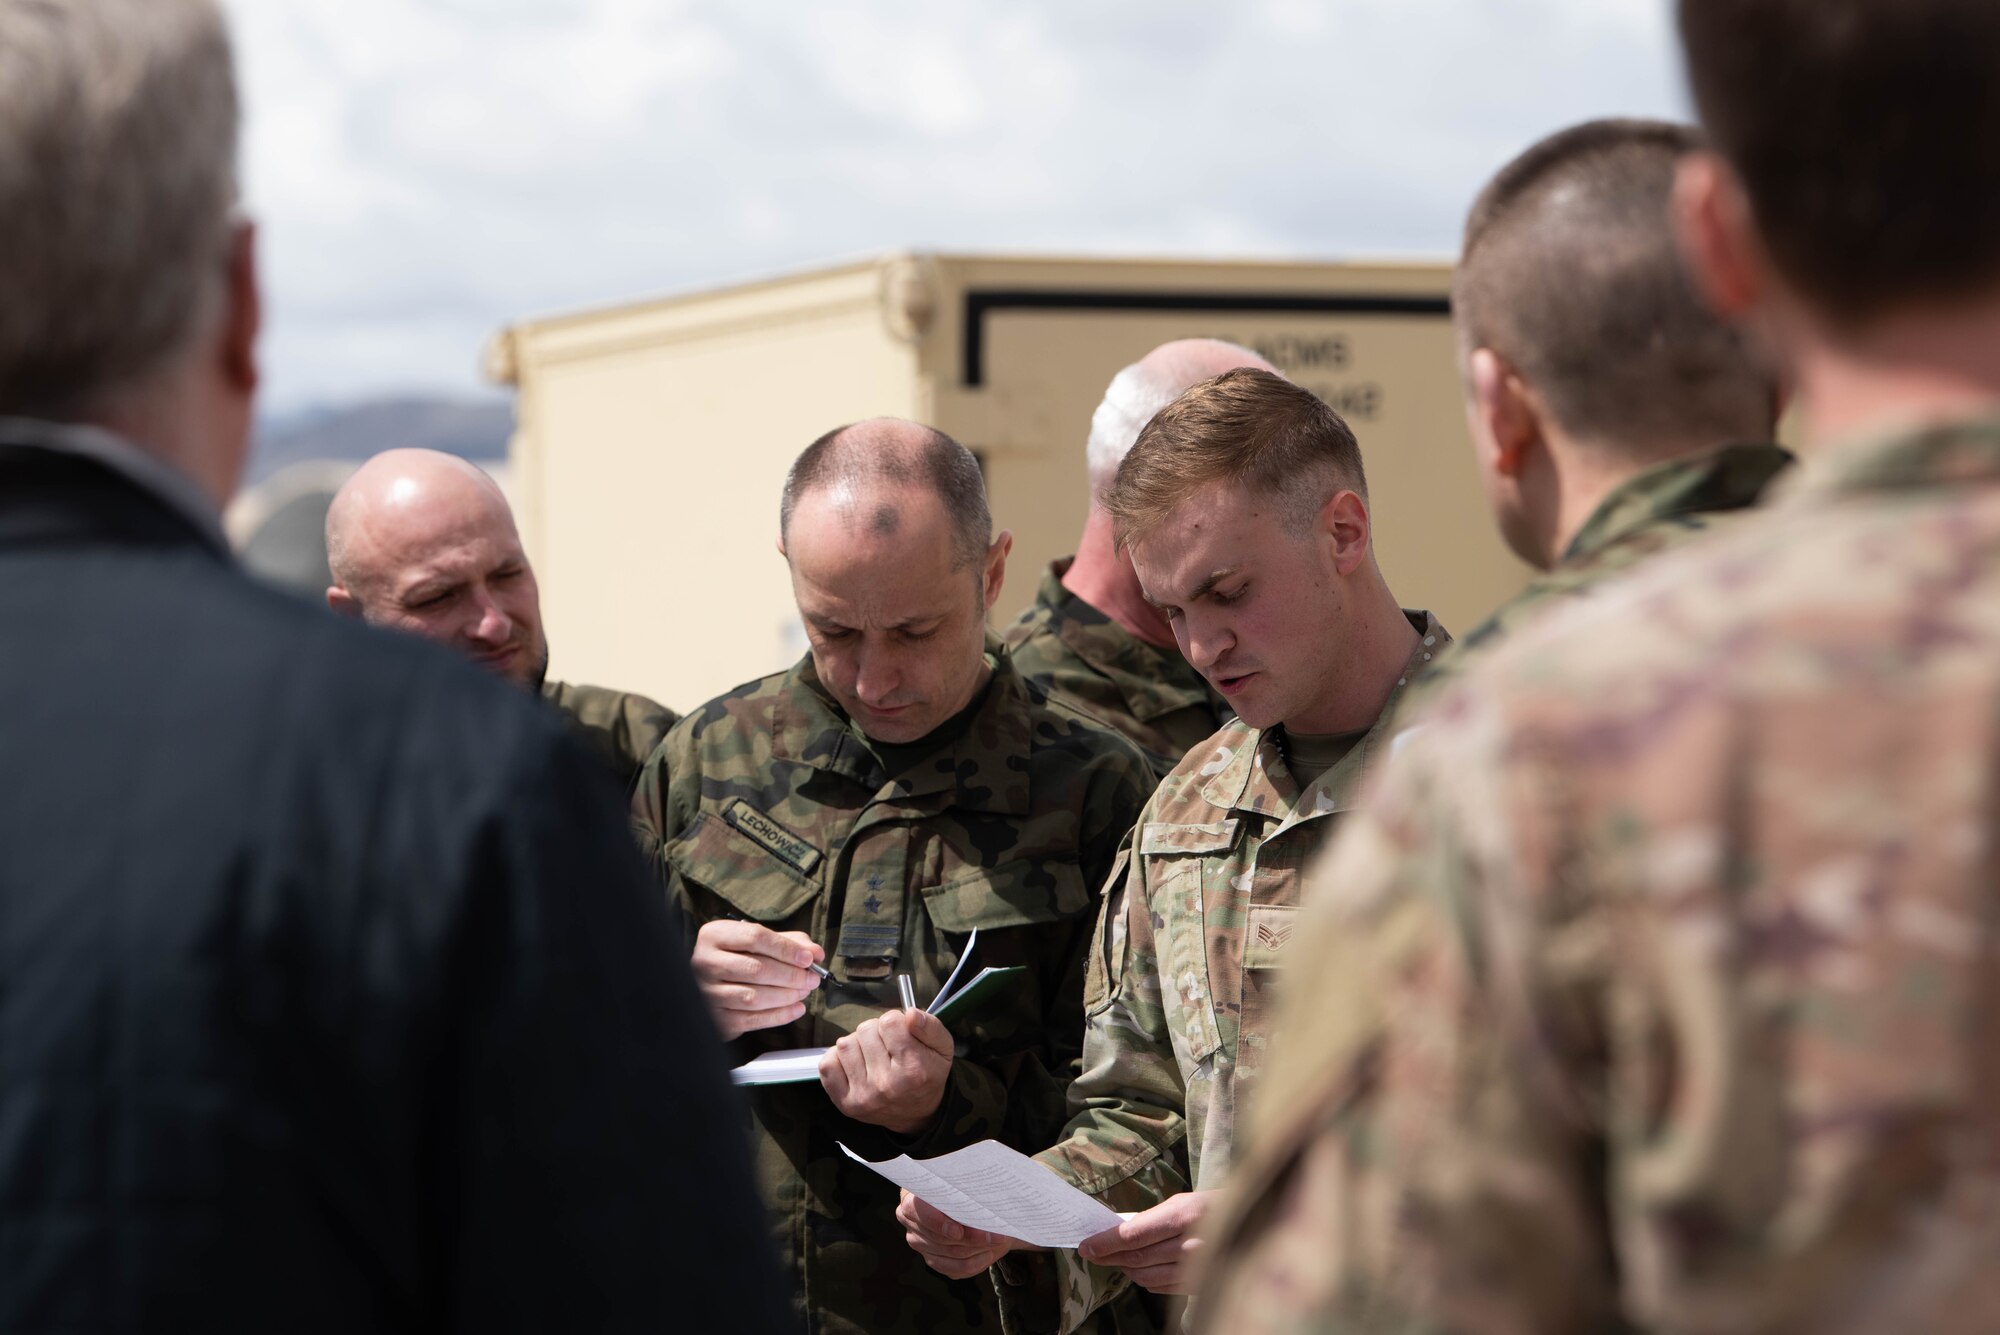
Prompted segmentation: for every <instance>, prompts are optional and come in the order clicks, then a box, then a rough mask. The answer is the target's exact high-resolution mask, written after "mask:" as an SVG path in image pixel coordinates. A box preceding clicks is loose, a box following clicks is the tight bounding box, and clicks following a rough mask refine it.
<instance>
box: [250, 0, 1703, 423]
mask: <svg viewBox="0 0 2000 1335" xmlns="http://www.w3.org/2000/svg"><path fill="white" fill-rule="evenodd" d="M229 3H230V5H231V8H232V11H233V15H234V18H235V20H236V23H237V27H238V36H239V46H240V49H241V58H242V62H243V65H244V71H245V79H246V87H247V94H248V99H247V100H248V104H249V112H250V116H251V130H250V135H249V141H248V148H247V175H248V181H249V191H250V197H251V203H252V206H253V208H254V209H255V210H256V211H257V213H258V214H259V216H260V218H261V219H262V221H263V223H264V239H265V247H266V250H265V255H266V273H267V285H268V287H269V289H270V295H271V313H272V340H271V344H270V348H269V361H270V370H271V386H272V406H274V407H276V408H279V409H280V410H282V409H284V408H287V407H296V406H299V405H301V404H305V403H311V402H321V401H328V400H333V399H338V398H345V397H350V396H355V395H362V394H367V393H372V392H377V391H391V390H406V389H420V390H441V391H445V392H452V391H458V392H472V391H474V390H476V389H477V381H476V379H475V377H474V370H473V368H474V365H475V361H476V357H477V353H478V349H479V347H480V344H481V342H482V341H483V339H484V338H485V336H486V335H487V334H489V333H490V332H492V330H493V329H495V328H497V327H498V326H500V325H501V324H503V323H505V322H506V321H508V320H510V319H515V318H519V317H521V316H524V315H529V314H536V313H541V312H545V311H548V310H552V309H562V308H568V307H574V306H578V305H585V304H590V303H594V302H599V301H608V300H622V299H629V298H632V297H635V296H642V295H649V294H652V293H656V292H661V291H670V290H674V289H677V288H683V287H689V286H694V285H700V284H706V283H712V282H714V281H717V280H718V279H724V278H733V277H739V276H743V275H747V274H755V273H760V272H768V271H772V270H778V269H784V268H790V267H795V266H799V265H804V264H811V263H815V262H818V261H820V260H823V259H828V258H832V257H837V256H845V255H852V254H855V253H857V252H864V251H870V250H880V249H887V248H891V247H896V246H903V245H929V246H936V247H945V248H949V247H965V248H979V249H1000V250H1007V249H1016V250H1059V251H1088V252H1118V251H1121V250H1141V251H1145V252H1148V253H1186V254H1194V255H1222V254H1265V255H1354V254H1418V253H1428V254H1440V255H1441V254H1446V253H1449V251H1450V249H1451V247H1452V245H1453V243H1454V239H1455V236H1456V232H1457V229H1458V224H1459V220H1460V216H1461V214H1462V212H1463V209H1464V207H1465V204H1466V202H1467V201H1468V200H1469V199H1470V196H1471V194H1472V192H1473V191H1474V190H1475V189H1476V188H1477V187H1478V185H1479V183H1480V182H1481V181H1482V180H1483V179H1484V177H1485V176H1486V175H1487V174H1488V173H1489V172H1491V171H1492V169H1493V168H1494V167H1496V166H1497V165H1498V164H1499V163H1500V162H1501V161H1502V160H1503V159H1504V158H1506V157H1507V156H1508V155H1510V154H1511V153H1513V152H1515V151H1517V150H1518V149H1519V148H1520V147H1522V146H1523V145H1525V144H1526V143H1527V142H1529V140H1531V139H1532V138H1534V137H1535V136H1537V135H1539V134H1542V133H1546V132H1547V131H1549V130H1551V129H1554V128H1556V127H1557V126H1559V125H1562V124H1564V123H1567V122H1571V121H1575V120H1580V119H1583V118H1585V117H1588V116H1596V115H1608V114H1641V115H1645V114H1655V115H1657V114H1681V112H1682V101H1681V97H1680V93H1679V91H1678V87H1677V75H1676V72H1675V69H1674V62H1673V58H1672V47H1671V34H1670V31H1669V23H1668V16H1667V6H1666V5H1665V3H1664V0H1261V3H1244V4H1241V5H1233V6H1227V7H1225V6H1223V5H1220V4H1216V3H1213V2H1212V0H1151V2H1150V3H1143V4H1142V3H1136V2H1117V3H1114V2H1113V0H1098V2H1095V3H1076V2H1075V0H1070V2H1067V3H1065V2H1064V0H1014V3H1011V4H1008V5H1005V6H999V5H990V4H979V3H975V2H974V0H827V2H822V3H813V4H787V5H777V4H725V3H722V2H721V0H702V2H700V3H697V2H696V0H229Z"/></svg>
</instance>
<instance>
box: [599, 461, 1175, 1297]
mask: <svg viewBox="0 0 2000 1335" xmlns="http://www.w3.org/2000/svg"><path fill="white" fill-rule="evenodd" d="M1011 544H1012V538H1011V537H1010V536H1009V535H1008V534H1006V533H1002V534H1000V535H999V536H998V537H995V536H994V535H993V525H992V519H991V517H990V515H989V513H988V509H987V503H986V490H985V484H984V482H983V481H982V479H981V478H980V474H979V465H978V463H977V462H976V461H975V460H974V459H973V457H972V455H971V454H970V453H969V452H968V451H967V450H966V449H965V448H964V447H963V446H961V445H959V444H958V443H957V442H956V441H954V440H952V439H951V438H950V437H948V436H946V435H944V434H943V433H941V432H938V431H934V430H932V429H931V428H929V427H925V426H918V425H916V424H915V423H911V422H900V421H873V422H863V423H861V424H859V425H856V426H851V427H844V428H842V429H840V430H837V431H833V432H829V433H828V434H827V435H825V436H823V437H821V438H820V439H819V440H818V441H816V442H814V443H813V445H812V446H811V447H809V448H808V449H807V450H806V451H805V452H804V453H803V454H802V455H800V456H799V459H798V461H797V462H796V463H795V464H794V465H793V466H792V469H791V473H790V476H789V477H788V478H787V480H786V483H785V491H784V498H783V501H782V504H781V506H780V509H779V541H778V549H779V551H780V552H781V553H782V554H783V556H784V558H785V560H786V563H787V565H788V566H789V567H790V571H791V578H792V590H793V593H794V595H795V597H796V598H797V601H798V607H799V614H800V616H801V618H802V619H803V620H804V622H805V629H806V637H807V641H808V643H809V646H810V648H809V652H808V653H807V654H806V656H805V657H804V658H803V659H802V660H801V661H800V662H798V663H797V664H795V665H794V666H793V667H792V668H791V669H790V670H789V671H786V672H782V673H779V674H777V675H775V676H770V677H766V678H764V679H763V680H761V681H753V682H750V683H749V684H747V685H744V686H739V687H737V688H736V689H735V690H733V691H730V692H729V693H728V694H726V695H723V696H722V697H720V698H719V699H716V700H712V701H710V702H709V703H708V704H706V705H704V706H702V707H701V708H700V709H697V710H696V711H694V712H693V713H692V714H690V715H689V716H688V717H687V718H685V719H683V720H682V721H681V723H680V725H679V726H678V727H676V728H675V729H674V730H673V731H672V732H671V733H669V734H668V736H667V740H666V742H665V744H664V745H662V746H661V748H660V750H659V751H658V753H656V754H655V755H654V757H653V758H652V759H651V760H649V761H648V762H647V764H646V768H645V772H644V774H643V775H642V776H641V778H640V782H639V790H638V794H637V797H636V798H635V800H634V804H633V806H634V815H635V819H636V823H637V824H638V826H639V828H640V830H641V834H642V843H644V844H645V845H647V846H648V847H649V849H650V851H651V852H652V854H653V856H654V858H655V859H656V865H657V866H658V867H659V869H660V871H661V873H662V875H663V877H664V878H665V881H666V884H667V887H668V890H669V893H670V895H671V897H672V899H673V900H674V902H675V903H677V904H678V905H679V906H680V908H681V910H682V912H683V913H684V914H685V915H686V919H687V921H688V922H689V923H690V924H692V925H693V926H694V927H695V928H696V931H695V934H694V936H695V946H694V952H693V964H694V968H695V972H696V974H697V976H698V979H699V981H700V985H701V987H702V990H703V992H704V994H705V995H706V996H707V998H708V1003H709V1007H710V1010H711V1012H712V1013H713V1015H714V1017H715V1021H716V1023H717V1025H718V1026H719V1027H720V1028H721V1030H722V1033H723V1036H724V1037H725V1038H727V1039H730V1040H732V1041H733V1045H734V1053H735V1060H736V1061H738V1062H743V1061H747V1060H749V1059H750V1058H752V1057H754V1056H756V1055H758V1054H759V1053H763V1052H770V1051H775V1050H781V1049H788V1048H821V1047H824V1048H829V1051H828V1052H827V1053H826V1054H825V1055H824V1056H823V1057H822V1058H821V1059H820V1062H819V1071H818V1075H819V1078H818V1079H817V1080H811V1081H809V1082H806V1083H799V1084H787V1085H773V1086H765V1087H759V1088H752V1089H750V1090H748V1091H747V1094H748V1101H749V1108H750V1113H751V1119H752V1136H753V1139H754V1142H755V1144H756V1147H757V1156H758V1167H759V1174H760V1177H761V1179H762V1183H763V1187H764V1192H765V1196H766V1200H767V1202H768V1204H769V1205H770V1207H771V1210H772V1213H773V1228H774V1232H775V1234H776V1236H777V1238H778V1239H779V1243H780V1245H781V1247H782V1248H783V1250H784V1259H785V1261H786V1263H787V1265H788V1266H789V1267H790V1272H791V1278H792V1282H793V1294H794V1298H795V1300H796V1302H797V1303H798V1304H799V1307H800V1314H801V1315H802V1316H803V1317H805V1318H806V1321H807V1324H808V1325H809V1328H810V1329H812V1330H814V1331H817V1332H824V1333H825V1335H842V1333H851V1335H861V1333H862V1332H867V1333H868V1335H894V1333H895V1332H902V1331H910V1332H925V1333H928V1332H933V1331H954V1332H959V1331H998V1330H1000V1328H1001V1326H1000V1317H999V1310H998V1298H997V1295H996V1293H995V1291H994V1288H993V1285H992V1284H991V1283H990V1282H989V1281H988V1280H987V1278H986V1277H985V1276H984V1275H975V1276H972V1277H970V1278H965V1279H951V1278H947V1277H946V1276H945V1275H943V1274H941V1273H938V1272H936V1271H933V1270H931V1269H929V1268H928V1267H926V1266H925V1264H924V1263H923V1261H922V1259H921V1258H919V1257H918V1256H917V1254H916V1253H915V1252H913V1251H911V1250H910V1249H909V1248H908V1247H906V1246H904V1244H903V1230H902V1227H901V1226H900V1225H899V1224H898V1223H897V1221H896V1217H895V1211H896V1204H897V1195H896V1188H895V1187H893V1186H892V1185H890V1184H889V1183H888V1182H887V1181H885V1180H884V1179H882V1178H881V1177H878V1176H876V1175H875V1174H874V1173H873V1172H871V1171H869V1170H868V1169H867V1168H864V1167H862V1166H861V1165H859V1164H857V1163H854V1162H852V1161H851V1160H849V1159H848V1158H847V1157H846V1156H845V1155H843V1154H842V1153H841V1151H840V1148H839V1146H840V1145H842V1144H845V1145H848V1146H851V1147H853V1148H854V1149H855V1150H856V1151H857V1152H859V1153H862V1154H865V1155H867V1156H868V1157H870V1158H873V1159H882V1158H887V1157H890V1156H892V1155H894V1154H897V1153H907V1154H912V1155H915V1156H917V1157H918V1158H929V1157H931V1156H933V1155H937V1154H943V1153H946V1152H949V1151H951V1150H956V1149H962V1148H964V1147H965V1146H967V1145H971V1144H973V1143H975V1142H977V1141H981V1140H986V1139H997V1140H1000V1141H1003V1142H1005V1143H1007V1144H1010V1145H1013V1146H1015V1147H1016V1148H1019V1149H1024V1150H1026V1149H1040V1148H1041V1147H1042V1146H1043V1145H1045V1144H1047V1143H1049V1141H1050V1140H1052V1139H1053V1138H1054V1136H1055V1134H1056V1133H1057V1132H1058V1131H1060V1130H1061V1129H1062V1126H1063V1124H1064V1121H1065V1119H1066V1117H1067V1111H1066V1108H1067V1104H1066V1100H1067V1096H1068V1091H1069V1085H1070V1081H1071V1080H1072V1079H1073V1078H1074V1076H1075V1074H1076V1069H1077V1061H1078V1056H1079V1053H1080V1051H1081V1047H1082V1041H1083V1030H1084V1020H1083V977H1084V971H1085V954H1086V944H1087V943H1088V941H1089V940H1090V936H1091V927H1092V923H1093V921H1094V919H1095V916H1096V909H1097V892H1098V887H1099V886H1101V885H1103V884H1104V882H1105V880H1106V878H1107V876H1108V875H1109V874H1110V871H1111V868H1112V864H1113V861H1114V859H1115V857H1116V854H1117V850H1118V845H1119V841H1120V840H1121V839H1122V838H1123V837H1124V835H1125V832H1126V831H1127V830H1128V829H1129V828H1130V827H1131V825H1132V822H1133V820H1134V819H1135V818H1136V817H1137V816H1138V814H1139V808H1140V805H1141V803H1143V802H1144V801H1145V797H1146V794H1147V792H1148V791H1150V789H1151V787H1152V777H1151V773H1150V771H1149V770H1148V769H1147V767H1146V762H1145V760H1144V758H1143V757H1142V756H1141V755H1140V754H1139V753H1138V752H1137V751H1136V750H1135V749H1133V747H1132V746H1131V745H1130V744H1129V743H1128V742H1126V741H1125V740H1124V739H1123V738H1121V737H1119V736H1118V735H1117V734H1116V733H1115V732H1113V731H1111V730H1110V729H1108V728H1106V727H1103V726H1101V725H1100V724H1098V723H1096V722H1094V721H1093V720H1091V719H1089V718H1087V717H1086V716H1085V715H1083V714H1082V713H1081V712H1079V711H1077V710H1075V709H1073V708H1071V707H1069V706H1067V705H1064V704H1062V703H1059V702H1057V701H1054V700H1051V699H1050V698H1049V697H1048V695H1047V694H1046V693H1045V692H1043V691H1042V690H1041V689H1039V688H1038V687H1036V686H1034V685H1033V684H1032V683H1030V682H1028V681H1026V680H1024V679H1023V677H1022V676H1021V674H1020V673H1019V672H1018V671H1016V670H1015V668H1014V665H1013V663H1012V662H1011V660H1010V659H1009V656H1008V653H1007V650H1006V648H1005V646H1003V645H1002V644H1001V643H1000V642H999V641H998V640H997V639H995V638H993V637H992V636H990V635H989V634H988V633H987V631H986V615H987V612H988V611H989V610H990V609H991V608H992V606H993V601H994V599H995V598H997V597H998V596H999V594H1000V586H1001V581H1002V579H1003V578H1004V576H1005V573H1006V562H1007V553H1008V549H1009V547H1010V546H1011ZM975 931H976V932H977V933H978V942H977V945H976V946H975V945H974V944H973V938H972V933H974V932H975ZM968 956H970V959H969V963H970V967H971V970H972V972H973V973H977V972H978V971H979V970H980V969H981V968H982V967H984V966H988V965H995V966H1001V967H1018V968H1020V969H1021V970H1023V971H1024V972H1023V973H1022V974H1020V975H1018V976H1016V977H1014V978H1012V979H1011V980H1010V981H1009V982H1008V983H1007V984H1006V985H1005V986H1004V987H1002V988H1001V989H1000V990H999V991H998V992H997V993H995V994H993V995H992V996H991V997H990V999H989V1000H987V1001H986V1003H985V1004H984V1005H983V1006H982V1007H981V1008H979V1009H977V1010H974V1011H972V1012H971V1013H968V1014H963V1015H960V1016H956V1017H954V1018H953V1019H952V1021H951V1023H950V1024H949V1025H947V1024H946V1023H945V1022H944V1021H942V1020H940V1019H937V1018H935V1017H932V1016H930V1015H927V1014H924V1013H923V1012H922V1011H920V1010H919V1011H905V1010H903V1009H902V1007H901V1005H900V1003H899V1001H898V986H897V976H898V975H904V976H907V977H909V978H910V979H911V980H912V982H913V984H914V987H915V995H916V997H917V1000H918V1003H919V1005H922V1004H926V1003H929V1002H930V1001H931V1000H932V999H933V998H934V997H935V996H936V995H937V994H938V992H939V990H940V988H941V987H942V986H943V984H944V982H945V980H946V978H947V976H948V975H949V974H950V973H951V971H952V969H953V968H954V967H955V966H956V965H958V964H959V963H961V962H962V961H966V960H967V958H968ZM822 961H824V963H825V965H826V966H827V967H828V968H829V970H830V973H831V981H830V982H828V983H827V985H826V986H825V987H821V986H820V979H819V977H818V976H816V975H815V974H814V973H813V972H812V971H811V966H812V965H814V964H818V963H820V962H822ZM1049 1301H1050V1302H1053V1301H1054V1295H1053V1293H1052V1292H1051V1293H1050V1294H1049Z"/></svg>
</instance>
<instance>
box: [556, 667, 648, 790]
mask: <svg viewBox="0 0 2000 1335" xmlns="http://www.w3.org/2000/svg"><path fill="white" fill-rule="evenodd" d="M542 699H544V700H546V701H548V702H549V703H550V704H552V705H554V706H555V707H556V708H557V709H560V710H562V712H563V713H565V714H567V715H569V719H570V722H571V723H573V724H575V725H576V729H577V731H578V732H579V733H581V734H582V735H583V737H584V740H585V741H587V742H589V743H590V747H591V749H592V750H594V751H596V752H597V754H599V755H601V756H603V757H604V759H605V760H606V761H607V762H609V763H610V765H611V767H612V768H613V770H615V771H616V772H617V775H618V781H619V782H620V783H622V784H624V785H625V791H626V792H628V793H629V792H630V791H632V785H633V784H634V783H636V782H637V781H638V778H639V767H640V766H641V765H643V764H645V763H646V757H648V756H650V755H652V754H653V752H654V750H655V749H656V748H658V746H659V745H660V742H661V741H662V740H663V739H664V738H665V737H666V735H667V730H668V729H669V728H671V727H673V726H674V724H675V723H676V722H678V721H679V719H680V715H678V714H676V713H674V711H673V710H671V709H668V708H667V707H666V706H665V705H663V704H661V703H659V702H658V701H657V700H649V699H647V698H646V697H645V696H643V695H634V694H632V693H630V692H626V691H607V690H606V689H604V688H603V687H602V686H572V685H570V684H569V683H568V682H561V681H545V682H543V683H542Z"/></svg>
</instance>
